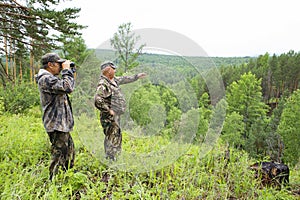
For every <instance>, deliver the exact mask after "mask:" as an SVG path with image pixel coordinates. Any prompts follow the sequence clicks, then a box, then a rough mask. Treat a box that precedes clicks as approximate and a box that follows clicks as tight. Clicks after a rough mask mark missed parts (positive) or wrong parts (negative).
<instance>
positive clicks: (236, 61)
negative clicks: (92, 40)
mask: <svg viewBox="0 0 300 200" xmlns="http://www.w3.org/2000/svg"><path fill="white" fill-rule="evenodd" d="M95 53H96V55H97V57H98V58H99V59H101V60H113V61H115V62H116V63H118V60H117V59H116V56H115V52H114V51H112V50H106V49H95ZM251 59H255V57H183V56H175V55H163V54H148V53H147V54H142V55H140V56H139V58H138V62H139V63H141V64H144V65H156V64H160V65H169V66H186V65H187V64H188V63H198V62H202V61H203V60H209V62H211V63H214V65H215V66H216V67H221V66H238V65H241V64H244V63H249V61H250V60H251ZM187 60H188V61H187Z"/></svg>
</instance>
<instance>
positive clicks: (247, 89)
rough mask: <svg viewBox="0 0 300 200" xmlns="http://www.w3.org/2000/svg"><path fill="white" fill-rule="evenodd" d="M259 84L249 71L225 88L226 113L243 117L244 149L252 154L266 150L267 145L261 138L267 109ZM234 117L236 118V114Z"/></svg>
mask: <svg viewBox="0 0 300 200" xmlns="http://www.w3.org/2000/svg"><path fill="white" fill-rule="evenodd" d="M260 85H261V79H256V77H255V75H253V74H252V73H251V72H249V73H247V74H244V75H242V76H241V78H240V80H239V81H237V82H233V83H232V84H231V85H230V86H229V87H228V90H227V101H228V114H233V113H236V114H238V115H240V116H242V117H243V123H244V125H245V127H244V133H243V135H242V136H243V139H244V140H245V144H247V146H245V147H244V149H245V150H247V151H248V152H249V153H251V154H252V155H254V156H256V155H258V153H261V152H266V147H267V145H266V144H265V143H264V142H265V140H262V138H265V137H266V132H265V129H266V127H267V123H268V120H267V115H266V113H267V109H266V105H265V104H264V103H263V102H262V92H261V89H262V88H261V86H260ZM236 114H235V115H236ZM229 116H230V115H229ZM235 118H236V120H238V118H237V116H236V117H235ZM236 120H235V121H236ZM239 129H240V128H239ZM240 130H241V129H240ZM237 134H240V133H238V132H237ZM236 137H237V138H238V137H239V136H238V135H237V136H236ZM236 145H238V144H236Z"/></svg>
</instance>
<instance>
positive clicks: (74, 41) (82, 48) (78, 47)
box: [61, 35, 93, 68]
mask: <svg viewBox="0 0 300 200" xmlns="http://www.w3.org/2000/svg"><path fill="white" fill-rule="evenodd" d="M62 42H63V47H62V56H61V57H62V58H66V59H68V60H71V61H73V62H75V63H76V65H79V66H77V68H78V67H80V65H81V64H82V63H83V62H84V61H85V59H87V58H88V57H89V55H90V54H92V53H93V51H92V50H88V49H87V46H86V44H85V42H84V40H83V38H82V37H81V36H73V35H64V36H63V40H62Z"/></svg>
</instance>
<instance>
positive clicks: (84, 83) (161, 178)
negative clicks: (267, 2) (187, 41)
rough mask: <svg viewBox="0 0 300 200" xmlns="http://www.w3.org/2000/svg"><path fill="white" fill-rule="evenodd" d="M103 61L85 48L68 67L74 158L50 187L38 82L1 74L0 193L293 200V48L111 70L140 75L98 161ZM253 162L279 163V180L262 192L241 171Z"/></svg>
mask: <svg viewBox="0 0 300 200" xmlns="http://www.w3.org/2000/svg"><path fill="white" fill-rule="evenodd" d="M108 59H109V60H114V54H113V53H112V52H110V53H108V54H106V53H103V51H96V52H95V54H91V55H90V56H89V57H88V58H87V59H85V60H84V61H82V62H80V63H78V68H77V74H76V89H75V91H74V92H73V93H72V95H71V100H72V104H73V108H74V115H75V118H76V121H75V122H76V123H75V130H74V132H73V135H74V137H75V146H76V152H77V163H76V167H75V169H74V170H70V171H68V172H67V173H66V174H65V173H60V174H59V176H57V177H56V178H55V180H54V182H52V183H50V182H48V181H47V178H48V174H47V166H48V163H49V159H50V158H49V156H50V155H49V148H50V145H49V142H48V140H47V136H46V134H45V132H44V130H43V127H42V122H41V112H40V107H39V94H38V90H37V87H36V85H35V84H34V83H33V82H30V79H28V80H27V81H24V77H25V76H24V74H28V75H29V74H30V72H29V69H22V73H23V81H20V82H19V81H16V80H18V79H16V80H15V81H11V80H9V79H6V78H5V76H2V77H3V79H2V86H1V89H0V94H1V98H0V113H1V127H0V137H1V141H2V145H1V149H0V150H1V163H0V164H1V166H2V167H1V169H2V170H1V175H2V176H3V177H6V178H5V179H1V187H0V193H1V198H3V199H16V198H20V199H37V198H40V199H69V198H71V199H80V198H82V199H101V198H123V197H126V198H128V199H130V198H133V199H135V198H143V199H182V198H183V199H224V198H225V199H248V198H250V199H256V198H262V199H265V198H278V199H297V198H299V186H300V184H299V183H300V175H299V173H298V172H299V157H300V155H299V152H298V149H299V147H300V146H299V145H300V142H299V138H300V137H299V136H300V135H299V129H300V124H299V122H300V119H299V115H298V113H299V111H300V98H299V97H300V90H299V77H300V74H299V73H300V67H299V66H300V56H299V53H296V52H293V51H290V52H287V53H284V54H281V55H272V56H270V55H269V54H267V53H266V54H265V55H261V56H258V57H255V58H196V57H193V58H188V57H177V56H166V55H142V56H141V57H139V62H140V66H139V67H137V68H136V69H134V70H132V71H129V72H128V73H127V74H118V75H130V74H134V73H137V72H142V71H144V72H146V73H147V74H148V77H147V78H146V79H145V80H141V81H139V82H136V83H132V84H130V85H124V86H122V91H123V92H124V94H125V97H126V99H127V111H126V113H125V114H124V116H123V117H122V119H121V120H122V121H121V122H122V127H123V134H124V141H123V142H124V151H123V154H122V155H121V157H120V159H119V160H118V161H117V162H116V163H113V164H112V163H107V161H105V159H104V158H103V134H102V129H101V126H100V124H99V121H98V118H99V113H98V112H97V111H96V110H95V108H94V104H93V96H94V92H95V87H96V85H97V81H98V77H99V66H100V63H101V62H102V61H103V60H108ZM114 61H116V63H118V61H117V60H114ZM119 67H122V66H119ZM17 72H18V70H17ZM117 72H118V69H117ZM28 77H29V76H28ZM216 93H220V95H216ZM16 122H17V123H16ZM33 155H34V156H33ZM257 161H276V162H283V163H285V164H287V165H288V166H289V167H290V183H289V187H285V186H283V187H282V189H281V190H278V189H276V188H273V187H267V188H264V186H263V185H262V184H261V182H260V181H259V179H255V178H254V174H253V172H252V171H251V170H249V168H248V167H249V166H250V165H251V164H253V163H254V162H257Z"/></svg>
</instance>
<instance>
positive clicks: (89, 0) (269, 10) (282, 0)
mask: <svg viewBox="0 0 300 200" xmlns="http://www.w3.org/2000/svg"><path fill="white" fill-rule="evenodd" d="M66 4H67V6H70V7H80V8H81V9H82V10H81V12H80V18H79V19H78V20H77V22H78V23H80V24H82V25H87V26H88V28H87V29H85V30H83V38H84V39H85V41H86V44H87V46H88V47H90V48H97V47H98V46H99V45H101V44H102V43H103V42H104V41H106V40H109V39H110V38H111V37H112V36H113V34H114V33H115V32H117V30H118V26H119V25H121V24H123V23H128V22H131V24H132V28H133V29H137V30H138V29H145V28H158V29H167V30H171V31H175V32H178V33H179V34H182V35H184V36H186V37H188V38H189V39H191V40H193V41H194V42H196V43H197V44H198V45H199V46H201V47H202V48H203V49H204V51H205V52H206V53H207V55H209V56H219V57H221V56H222V57H229V56H257V55H261V54H264V53H266V52H268V53H270V54H273V53H276V54H281V53H286V52H288V51H289V50H294V51H296V52H299V51H300V1H299V0H185V1H183V0H181V1H177V0H147V1H143V0H73V1H72V2H71V3H66Z"/></svg>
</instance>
